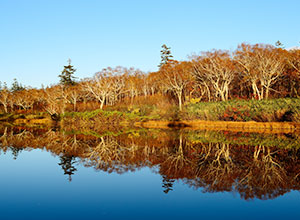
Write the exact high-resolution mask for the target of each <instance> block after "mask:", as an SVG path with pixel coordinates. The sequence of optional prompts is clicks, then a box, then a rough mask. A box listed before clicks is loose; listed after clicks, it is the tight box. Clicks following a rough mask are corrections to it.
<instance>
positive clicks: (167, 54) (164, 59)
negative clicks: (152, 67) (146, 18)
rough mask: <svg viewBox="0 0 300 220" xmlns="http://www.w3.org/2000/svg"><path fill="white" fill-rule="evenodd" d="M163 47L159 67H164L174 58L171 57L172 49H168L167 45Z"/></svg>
mask: <svg viewBox="0 0 300 220" xmlns="http://www.w3.org/2000/svg"><path fill="white" fill-rule="evenodd" d="M161 47H162V50H161V51H160V57H161V61H160V64H159V65H158V67H162V66H163V65H165V64H167V63H168V62H170V61H171V60H172V59H171V58H172V57H173V56H172V55H171V48H170V47H167V46H166V45H165V44H163V45H162V46H161Z"/></svg>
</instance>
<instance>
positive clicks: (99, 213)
mask: <svg viewBox="0 0 300 220" xmlns="http://www.w3.org/2000/svg"><path fill="white" fill-rule="evenodd" d="M59 162H60V160H59V157H57V156H56V157H53V156H51V154H50V153H48V152H45V151H41V150H32V151H30V152H28V151H23V152H22V153H20V155H19V156H18V158H17V160H13V157H12V155H11V154H10V152H8V153H6V154H3V153H1V155H0V219H153V218H155V219H160V218H161V219H168V218H172V219H182V218H188V217H198V218H199V219H200V218H209V219H220V218H222V219H224V218H225V219H226V218H230V219H263V218H267V219H271V218H272V219H282V217H284V218H285V219H288V218H294V219H295V217H296V216H298V209H299V204H300V203H299V202H300V193H299V192H298V191H296V192H291V193H287V194H285V195H284V196H281V197H278V198H276V199H274V200H268V201H261V200H252V201H244V200H241V199H240V197H239V195H238V194H233V193H227V192H224V193H202V192H201V190H197V191H196V190H193V189H192V188H189V187H188V186H187V185H184V184H182V182H181V181H180V182H175V183H174V190H173V191H170V192H169V193H168V194H165V193H163V189H162V187H161V185H162V179H161V177H160V175H158V174H155V173H153V172H152V171H151V170H150V169H149V168H143V169H141V170H139V171H136V172H134V173H133V172H128V173H125V174H122V175H119V174H115V173H111V174H109V173H105V172H102V171H98V172H95V170H94V169H93V168H86V167H83V166H82V165H78V166H77V167H76V168H77V171H76V172H75V175H74V176H73V177H72V182H69V181H68V177H67V176H65V175H63V170H62V169H61V167H60V166H59V165H58V163H59ZM198 218H197V219H198Z"/></svg>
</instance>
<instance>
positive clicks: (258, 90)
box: [235, 44, 284, 100]
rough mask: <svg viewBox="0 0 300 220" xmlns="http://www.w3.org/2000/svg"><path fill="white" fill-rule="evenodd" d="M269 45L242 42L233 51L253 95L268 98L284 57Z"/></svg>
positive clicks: (282, 69)
mask: <svg viewBox="0 0 300 220" xmlns="http://www.w3.org/2000/svg"><path fill="white" fill-rule="evenodd" d="M281 50H282V49H280V48H275V47H273V46H271V45H263V44H256V45H248V44H242V45H240V46H239V47H238V49H237V50H236V52H235V61H236V62H237V63H238V64H239V66H240V71H241V73H242V75H243V76H244V79H245V80H246V81H247V82H248V83H249V84H250V85H251V87H252V90H253V97H254V98H256V97H257V98H258V99H259V100H261V99H264V98H268V97H269V92H270V90H272V86H273V85H274V84H275V83H276V82H277V81H278V80H279V78H280V77H281V76H282V74H283V71H284V61H283V59H284V57H283V56H282V55H281V53H280V51H281Z"/></svg>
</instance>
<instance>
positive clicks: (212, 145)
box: [0, 128, 300, 199]
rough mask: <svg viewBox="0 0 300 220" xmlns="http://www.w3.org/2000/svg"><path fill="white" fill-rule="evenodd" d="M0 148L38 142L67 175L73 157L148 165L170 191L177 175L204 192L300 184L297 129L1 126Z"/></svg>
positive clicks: (258, 192)
mask: <svg viewBox="0 0 300 220" xmlns="http://www.w3.org/2000/svg"><path fill="white" fill-rule="evenodd" d="M0 134H1V137H0V152H1V151H2V152H4V153H5V152H7V151H11V152H12V154H13V155H14V158H17V156H18V154H19V153H20V152H21V150H22V149H26V148H28V149H32V148H41V149H46V150H47V151H50V152H52V153H53V154H55V155H58V156H59V157H60V162H59V165H60V166H61V167H62V169H63V171H64V174H65V175H68V178H69V181H71V180H72V175H74V173H75V172H76V167H75V166H76V163H82V164H83V165H84V166H86V167H93V168H94V169H96V170H102V171H105V172H109V173H111V172H115V173H119V174H122V173H125V172H128V171H135V170H137V169H140V168H142V167H146V166H147V167H150V168H152V169H154V170H155V172H158V173H159V174H160V175H161V176H162V190H163V192H164V193H170V192H171V191H172V190H173V184H174V182H175V181H176V180H181V181H183V182H184V183H185V184H187V185H188V186H191V187H193V188H195V189H202V190H203V191H204V192H223V191H227V192H237V193H239V194H240V195H241V197H242V198H244V199H252V198H259V199H272V198H275V197H278V196H279V195H283V194H284V193H286V192H289V191H290V190H299V189H300V150H299V147H300V144H299V143H300V138H299V136H298V134H291V135H286V134H282V135H281V134H276V135H275V134H268V135H266V134H249V133H227V132H205V131H201V132H200V131H198V132H195V131H175V132H170V131H161V130H153V131H151V132H150V131H145V130H131V131H129V132H123V133H120V132H119V133H118V134H111V133H110V135H108V134H107V133H106V134H99V133H95V132H87V131H85V132H74V131H73V132H70V133H67V132H62V131H54V130H51V129H50V130H41V129H40V130H25V129H22V128H1V129H0Z"/></svg>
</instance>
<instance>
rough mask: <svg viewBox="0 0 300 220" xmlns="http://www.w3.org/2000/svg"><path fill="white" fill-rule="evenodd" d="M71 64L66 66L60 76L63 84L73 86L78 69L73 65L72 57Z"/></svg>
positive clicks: (69, 61)
mask: <svg viewBox="0 0 300 220" xmlns="http://www.w3.org/2000/svg"><path fill="white" fill-rule="evenodd" d="M68 63H69V65H67V66H64V69H63V71H62V72H61V74H60V75H59V76H58V77H59V78H60V83H61V84H62V85H63V86H73V85H75V80H74V79H75V78H76V77H74V76H73V75H74V73H75V72H76V69H74V67H73V66H72V65H71V59H69V60H68Z"/></svg>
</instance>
